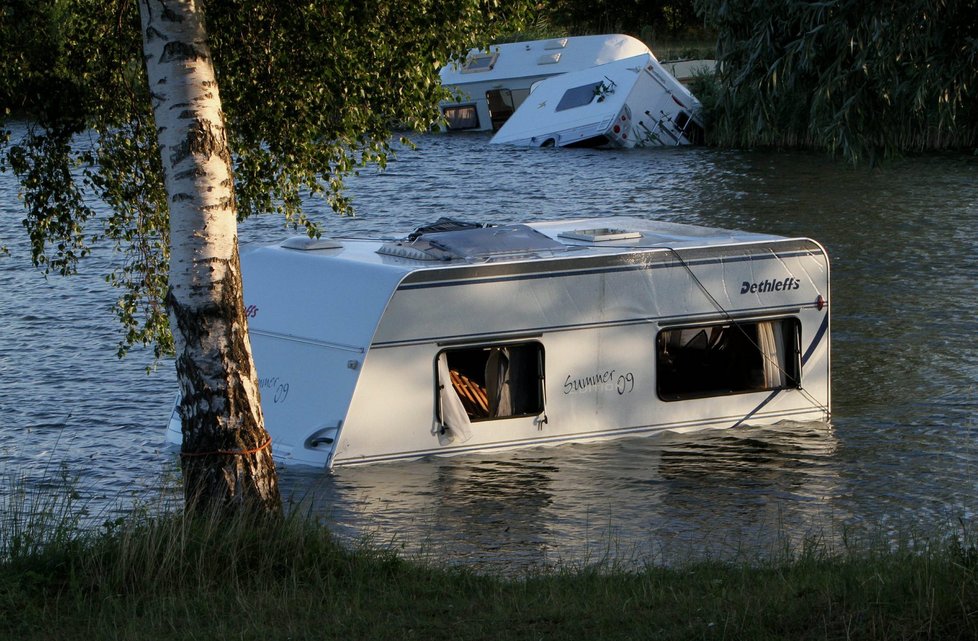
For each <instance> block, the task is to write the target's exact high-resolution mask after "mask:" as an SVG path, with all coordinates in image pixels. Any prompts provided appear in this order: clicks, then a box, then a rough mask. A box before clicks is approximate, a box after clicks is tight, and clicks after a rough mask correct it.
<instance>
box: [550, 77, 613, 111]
mask: <svg viewBox="0 0 978 641" xmlns="http://www.w3.org/2000/svg"><path fill="white" fill-rule="evenodd" d="M606 92H607V88H606V87H605V84H604V82H603V81H602V82H592V83H590V84H586V85H581V86H580V87H574V88H573V89H568V90H567V91H566V92H564V95H563V96H562V97H561V99H560V102H558V103H557V107H556V108H555V109H554V111H564V110H565V109H573V108H574V107H583V106H584V105H589V104H591V101H592V100H594V98H595V96H600V95H603V94H604V93H606Z"/></svg>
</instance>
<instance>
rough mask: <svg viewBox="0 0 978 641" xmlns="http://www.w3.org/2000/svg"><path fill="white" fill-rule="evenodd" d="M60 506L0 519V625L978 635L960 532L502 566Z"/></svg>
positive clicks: (92, 634) (322, 534)
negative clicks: (747, 557)
mask: <svg viewBox="0 0 978 641" xmlns="http://www.w3.org/2000/svg"><path fill="white" fill-rule="evenodd" d="M63 516H64V514H63V513H58V512H56V511H55V512H51V511H48V512H46V514H45V516H44V518H33V521H31V520H30V519H25V518H24V517H23V516H20V515H14V516H13V517H12V516H11V514H10V512H8V513H7V514H6V515H5V516H4V518H3V520H2V521H0V523H2V526H0V544H2V547H0V638H3V639H38V640H40V639H44V640H45V641H46V640H49V639H65V640H70V639H130V640H131V639H153V640H161V639H181V640H184V639H232V638H233V639H263V640H267V639H388V638H397V639H425V640H426V641H430V640H433V639H493V640H494V641H500V640H505V639H520V640H523V639H850V638H852V639H897V638H899V639H974V638H976V637H978V605H976V604H978V552H976V549H975V547H974V545H973V543H969V544H962V543H961V539H960V537H947V538H943V539H942V540H941V542H939V543H916V544H913V545H910V544H908V545H905V546H901V547H899V548H898V549H892V548H888V549H885V550H884V549H873V548H871V547H864V548H862V549H860V550H858V551H854V550H846V551H842V552H838V553H830V551H828V550H826V549H823V548H822V547H820V546H818V545H811V546H807V547H806V548H805V549H804V550H801V551H798V552H794V553H789V552H786V553H785V554H784V556H783V558H780V559H776V560H772V561H770V562H765V563H762V564H757V563H754V564H747V563H743V564H740V563H709V562H699V563H689V564H686V565H684V566H682V567H675V568H663V567H648V568H645V569H643V570H640V571H616V570H608V569H607V568H605V569H598V568H578V569H562V570H554V571H552V572H548V573H541V574H536V575H532V576H526V577H523V578H519V579H504V578H498V577H491V576H480V575H476V574H473V573H471V572H467V571H465V570H461V569H452V568H443V567H437V566H433V565H431V564H424V563H417V562H411V561H405V560H402V559H400V558H398V557H397V556H395V555H393V554H392V553H388V552H384V551H376V550H367V549H363V550H352V551H351V550H347V549H344V548H342V547H340V546H338V545H337V544H336V543H335V542H334V540H333V539H332V538H331V536H330V535H329V534H328V532H326V530H325V529H324V528H322V527H321V526H319V525H317V524H315V523H312V522H308V521H305V520H302V519H299V518H293V519H289V520H287V521H285V522H283V523H276V524H271V525H263V526H246V525H244V524H240V523H239V524H234V523H231V524H229V523H226V522H218V521H216V520H206V519H199V520H188V519H185V518H183V517H182V516H160V517H153V518H149V517H146V516H133V517H131V518H129V519H126V520H121V521H116V522H113V523H109V524H106V525H105V526H104V527H102V528H101V529H99V531H97V532H91V531H88V532H85V531H82V530H79V529H77V528H75V527H74V526H73V524H72V523H73V521H72V519H70V518H68V519H65V518H63ZM52 517H53V518H52Z"/></svg>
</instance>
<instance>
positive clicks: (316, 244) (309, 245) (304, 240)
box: [279, 236, 343, 251]
mask: <svg viewBox="0 0 978 641" xmlns="http://www.w3.org/2000/svg"><path fill="white" fill-rule="evenodd" d="M279 247H284V248H285V249H298V250H299V251H312V250H314V249H341V248H342V247H343V243H341V242H339V241H337V240H333V239H332V238H325V237H323V238H309V237H308V236H293V237H292V238H286V239H285V240H283V241H282V242H281V243H280V244H279Z"/></svg>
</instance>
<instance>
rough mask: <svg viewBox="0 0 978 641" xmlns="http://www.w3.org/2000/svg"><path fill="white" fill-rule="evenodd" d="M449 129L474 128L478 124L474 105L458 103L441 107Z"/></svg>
mask: <svg viewBox="0 0 978 641" xmlns="http://www.w3.org/2000/svg"><path fill="white" fill-rule="evenodd" d="M442 113H443V114H445V121H446V123H447V125H448V128H449V129H453V130H454V129H475V128H477V127H478V126H479V114H478V113H477V112H476V110H475V105H459V106H457V107H455V106H452V107H445V108H444V109H442Z"/></svg>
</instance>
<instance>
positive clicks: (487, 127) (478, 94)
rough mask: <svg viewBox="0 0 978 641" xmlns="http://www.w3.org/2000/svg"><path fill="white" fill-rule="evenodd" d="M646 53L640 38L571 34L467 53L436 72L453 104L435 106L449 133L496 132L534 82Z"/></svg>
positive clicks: (495, 46) (619, 35) (618, 35)
mask: <svg viewBox="0 0 978 641" xmlns="http://www.w3.org/2000/svg"><path fill="white" fill-rule="evenodd" d="M641 53H650V52H649V48H648V47H647V46H645V44H643V43H642V42H641V41H640V40H637V39H635V38H632V37H631V36H625V35H621V34H612V35H602V36H575V37H569V38H554V39H551V40H533V41H529V42H513V43H509V44H500V45H493V46H492V47H490V48H489V50H488V51H483V50H480V49H473V50H472V51H470V52H469V53H468V55H467V56H466V58H465V60H464V61H463V62H462V63H461V64H460V65H459V64H450V65H446V66H445V67H443V68H442V70H441V83H442V85H443V86H445V87H448V88H449V89H452V90H453V91H455V92H456V93H457V94H458V100H455V101H446V102H443V103H442V104H441V111H442V114H443V115H444V116H445V120H446V122H447V127H448V129H450V130H462V129H467V130H472V131H491V130H496V129H499V127H501V126H502V124H503V123H504V122H506V119H508V118H509V117H510V116H511V115H512V114H513V112H514V111H515V110H516V109H517V108H518V107H519V106H520V105H521V104H522V103H523V100H524V99H525V98H526V96H527V95H529V93H530V87H532V86H533V84H534V83H536V82H539V81H540V80H543V79H544V78H549V77H551V76H555V75H558V74H562V73H567V72H568V71H577V70H579V69H584V68H587V67H593V66H594V65H600V64H604V63H606V62H611V61H613V60H620V59H622V58H630V57H632V56H636V55H638V54H641Z"/></svg>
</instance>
